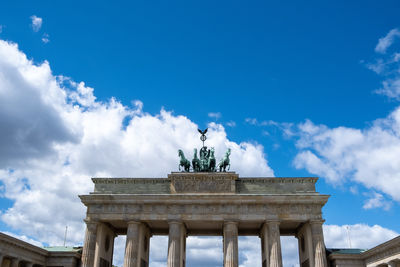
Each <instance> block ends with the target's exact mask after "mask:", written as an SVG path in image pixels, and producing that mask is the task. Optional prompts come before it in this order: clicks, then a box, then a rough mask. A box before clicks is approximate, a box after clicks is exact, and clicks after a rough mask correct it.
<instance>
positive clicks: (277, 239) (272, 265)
mask: <svg viewBox="0 0 400 267" xmlns="http://www.w3.org/2000/svg"><path fill="white" fill-rule="evenodd" d="M267 225H268V232H269V242H268V243H269V266H268V265H267V266H268V267H282V251H281V234H280V231H279V221H268V222H267Z"/></svg>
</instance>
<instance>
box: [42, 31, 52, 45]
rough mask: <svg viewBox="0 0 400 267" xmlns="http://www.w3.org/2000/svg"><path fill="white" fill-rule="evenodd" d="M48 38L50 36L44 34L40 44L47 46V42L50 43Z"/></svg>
mask: <svg viewBox="0 0 400 267" xmlns="http://www.w3.org/2000/svg"><path fill="white" fill-rule="evenodd" d="M49 37H50V36H49V35H48V34H47V33H44V34H43V36H42V42H43V43H45V44H47V43H48V42H50V39H49Z"/></svg>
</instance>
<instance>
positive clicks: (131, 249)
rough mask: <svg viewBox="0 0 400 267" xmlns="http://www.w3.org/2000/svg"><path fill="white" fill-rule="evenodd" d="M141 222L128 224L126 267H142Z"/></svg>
mask: <svg viewBox="0 0 400 267" xmlns="http://www.w3.org/2000/svg"><path fill="white" fill-rule="evenodd" d="M140 224H141V223H140V222H135V221H131V222H128V231H127V233H126V245H125V257H124V267H138V266H140V244H139V231H140Z"/></svg>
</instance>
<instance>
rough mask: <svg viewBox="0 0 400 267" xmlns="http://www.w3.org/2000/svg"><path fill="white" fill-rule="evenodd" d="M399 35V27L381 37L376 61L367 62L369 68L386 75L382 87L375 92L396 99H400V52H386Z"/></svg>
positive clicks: (376, 50)
mask: <svg viewBox="0 0 400 267" xmlns="http://www.w3.org/2000/svg"><path fill="white" fill-rule="evenodd" d="M398 37H400V31H399V29H392V30H391V31H390V32H389V33H388V34H387V35H386V36H385V37H383V38H381V39H379V42H378V44H377V46H376V48H375V52H377V53H378V56H377V58H376V59H375V62H373V63H367V64H366V66H367V68H368V69H370V70H372V71H374V72H375V73H377V74H379V75H381V76H383V77H384V80H383V81H382V85H381V87H380V88H379V89H377V90H375V91H374V92H375V93H377V94H381V95H385V96H387V97H389V98H392V99H395V100H400V52H399V51H394V52H392V53H388V54H386V52H387V49H388V48H389V47H390V46H392V45H393V43H394V41H395V39H396V38H398ZM391 50H394V49H391Z"/></svg>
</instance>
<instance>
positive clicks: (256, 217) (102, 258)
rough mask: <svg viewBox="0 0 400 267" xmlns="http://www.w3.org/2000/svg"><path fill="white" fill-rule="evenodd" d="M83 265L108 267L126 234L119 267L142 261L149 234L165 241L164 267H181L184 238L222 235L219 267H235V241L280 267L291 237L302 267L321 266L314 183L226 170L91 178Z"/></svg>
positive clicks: (319, 198) (320, 199) (137, 266)
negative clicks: (256, 245)
mask: <svg viewBox="0 0 400 267" xmlns="http://www.w3.org/2000/svg"><path fill="white" fill-rule="evenodd" d="M92 180H93V182H94V184H95V186H94V192H93V193H90V194H89V195H81V196H80V198H81V200H82V202H83V203H84V204H85V205H86V206H87V216H86V219H85V222H86V225H87V229H86V236H85V242H84V248H83V255H82V266H83V267H93V266H96V267H97V266H100V267H103V266H111V263H112V257H113V247H114V237H115V236H116V235H126V236H127V238H126V247H125V258H124V267H145V266H148V263H149V248H150V246H149V244H150V237H151V236H152V235H168V236H169V241H168V259H167V266H168V267H184V266H185V249H186V237H187V236H188V235H222V236H223V250H224V267H237V266H238V236H239V235H256V236H259V237H260V238H261V250H262V259H260V260H261V262H262V266H263V267H281V266H282V253H281V244H280V236H281V235H293V236H296V237H297V238H298V241H299V242H298V243H299V256H300V257H299V258H300V265H301V266H312V267H313V266H315V267H327V259H326V253H325V245H324V237H323V232H322V224H323V222H324V220H323V218H322V212H321V209H322V207H323V206H324V205H325V203H326V202H327V200H328V198H329V196H328V195H321V194H319V193H317V192H316V191H315V183H316V181H317V178H239V175H237V174H235V173H233V172H226V173H224V172H218V173H217V172H213V173H171V174H169V175H168V178H157V179H154V178H152V179H150V178H93V179H92Z"/></svg>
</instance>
